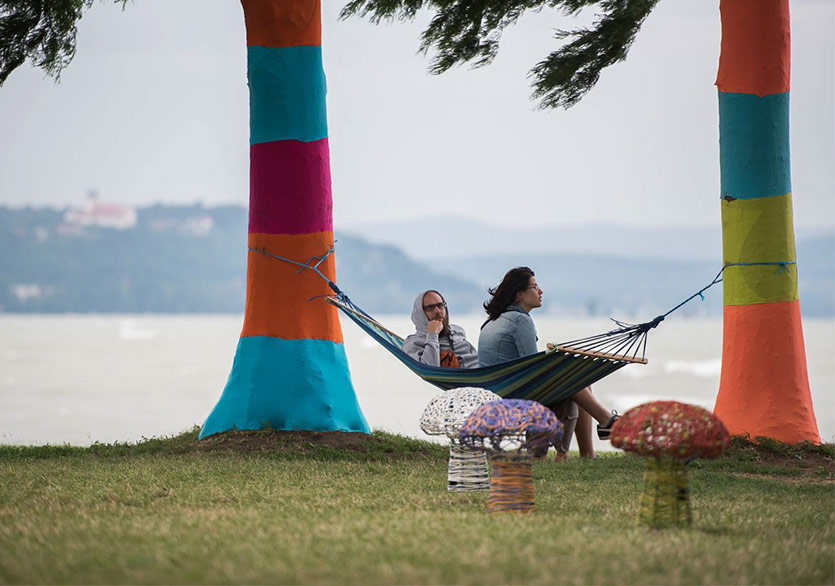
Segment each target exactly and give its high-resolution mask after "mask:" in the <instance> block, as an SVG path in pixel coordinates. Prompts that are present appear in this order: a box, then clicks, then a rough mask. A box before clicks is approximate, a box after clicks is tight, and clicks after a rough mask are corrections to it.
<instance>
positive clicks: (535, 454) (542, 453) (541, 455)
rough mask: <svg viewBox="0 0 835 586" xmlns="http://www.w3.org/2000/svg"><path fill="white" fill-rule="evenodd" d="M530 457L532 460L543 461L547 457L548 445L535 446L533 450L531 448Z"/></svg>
mask: <svg viewBox="0 0 835 586" xmlns="http://www.w3.org/2000/svg"><path fill="white" fill-rule="evenodd" d="M531 458H533V460H534V461H543V462H544V461H545V460H547V459H548V446H545V447H544V448H535V449H534V450H532V453H531Z"/></svg>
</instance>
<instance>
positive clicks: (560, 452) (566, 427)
mask: <svg viewBox="0 0 835 586" xmlns="http://www.w3.org/2000/svg"><path fill="white" fill-rule="evenodd" d="M579 413H580V408H579V407H577V404H576V403H575V402H574V401H572V400H571V399H566V400H565V401H562V402H560V403H559V404H558V405H556V406H555V407H554V414H555V415H556V416H557V419H559V420H560V421H562V425H563V430H562V437H561V438H560V441H559V442H557V444H556V445H555V446H554V447H555V448H556V449H557V455H556V461H557V462H560V461H562V460H565V459H567V458H568V451H569V450H570V449H571V438H572V436H573V435H574V429H575V428H576V426H577V416H578V414H579Z"/></svg>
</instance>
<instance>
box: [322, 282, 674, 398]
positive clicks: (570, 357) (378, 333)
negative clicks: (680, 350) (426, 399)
mask: <svg viewBox="0 0 835 586" xmlns="http://www.w3.org/2000/svg"><path fill="white" fill-rule="evenodd" d="M327 300H328V302H330V303H331V304H333V305H335V306H336V307H338V308H339V309H340V310H342V312H343V313H345V315H347V316H348V317H349V318H351V320H352V321H353V322H354V323H356V324H357V325H358V326H359V327H360V328H362V330H363V331H365V332H366V333H367V334H368V335H370V336H371V337H372V338H374V340H376V341H377V342H378V343H379V344H380V345H382V346H383V347H384V348H385V349H386V350H388V351H389V352H391V353H392V354H393V355H394V356H395V357H396V358H397V359H398V360H400V362H402V363H403V364H404V365H405V366H406V367H407V368H409V370H411V371H412V372H414V373H415V374H417V375H418V376H419V377H420V378H422V379H423V380H425V381H426V382H428V383H431V384H433V385H435V386H436V387H438V388H441V389H443V390H448V389H454V388H458V387H480V388H483V389H489V390H491V391H493V392H494V393H496V394H497V395H499V396H501V397H503V398H505V399H530V400H533V401H537V402H539V403H542V404H543V405H545V406H554V405H556V403H559V402H560V401H562V400H564V399H567V398H568V397H570V396H571V395H573V394H574V393H576V392H577V391H580V390H582V389H584V388H585V387H587V386H589V385H590V384H592V383H595V382H597V381H599V380H600V379H602V378H603V377H605V376H608V375H610V374H612V373H613V372H615V371H616V370H618V369H620V368H623V367H624V366H626V365H627V364H630V363H638V364H646V363H647V360H646V358H644V357H643V356H641V357H640V358H638V357H637V352H638V351H639V350H640V351H643V350H644V349H645V348H646V334H647V331H648V330H649V329H650V328H651V327H655V326H656V325H658V323H660V321H661V320H658V323H655V324H654V325H652V324H653V322H649V324H638V325H629V324H622V323H621V322H617V323H618V324H619V325H621V326H622V327H621V328H620V329H618V330H614V331H613V332H609V333H607V334H604V335H603V338H602V340H603V343H601V340H598V336H593V337H592V338H585V339H583V340H575V341H574V342H573V345H571V346H569V345H567V344H560V345H558V346H555V347H553V348H549V349H548V350H545V351H544V352H539V353H537V354H532V355H530V356H524V357H522V358H517V359H515V360H511V361H509V362H503V363H501V364H495V365H493V366H485V367H481V368H468V369H465V368H442V367H440V366H429V365H427V364H422V363H420V362H418V361H417V360H415V359H414V358H412V357H411V356H409V355H408V354H406V353H405V352H403V338H401V337H400V336H398V335H397V334H395V333H394V332H392V331H391V330H389V329H387V328H385V327H384V326H383V325H382V324H380V323H379V322H378V321H376V320H375V319H374V318H372V317H371V316H370V315H368V314H367V313H365V312H364V311H363V310H361V309H360V308H359V307H357V306H356V305H354V304H353V303H352V302H351V300H350V299H348V297H347V296H346V295H345V294H344V293H341V292H340V293H338V294H337V295H336V296H333V297H328V298H327ZM644 326H647V327H645V328H644ZM615 339H617V340H618V343H617V344H616V345H614V346H613V347H614V348H618V349H619V350H620V351H621V352H623V350H625V351H626V352H624V353H620V354H616V353H610V352H602V351H600V350H599V349H594V348H602V349H606V348H609V347H612V344H613V343H614V342H615ZM630 352H632V354H631V355H629V354H628V353H630Z"/></svg>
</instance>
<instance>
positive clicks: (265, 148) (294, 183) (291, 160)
mask: <svg viewBox="0 0 835 586" xmlns="http://www.w3.org/2000/svg"><path fill="white" fill-rule="evenodd" d="M327 230H333V202H332V199H331V171H330V151H329V149H328V139H327V138H323V139H321V140H317V141H313V142H301V141H298V140H278V141H274V142H264V143H259V144H254V145H251V146H250V147H249V233H250V234H254V233H260V234H309V233H311V232H323V231H327Z"/></svg>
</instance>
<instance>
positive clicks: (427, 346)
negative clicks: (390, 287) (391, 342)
mask: <svg viewBox="0 0 835 586" xmlns="http://www.w3.org/2000/svg"><path fill="white" fill-rule="evenodd" d="M412 323H414V324H415V329H416V330H417V331H416V332H415V333H414V334H412V335H411V336H409V337H407V338H406V340H405V341H404V342H403V351H404V352H405V353H406V354H408V355H409V356H411V357H412V358H414V359H415V360H417V361H418V362H421V363H423V364H429V365H431V366H443V367H445V368H476V367H477V366H478V354H477V352H476V349H475V348H474V347H473V345H472V344H470V343H469V342H468V341H467V340H466V338H465V333H464V328H462V327H461V326H457V325H455V324H451V323H449V314H448V313H447V305H446V301H444V298H443V296H442V295H441V294H440V293H438V292H437V291H434V290H429V291H424V292H423V293H421V294H420V295H418V296H417V298H416V299H415V304H414V307H412Z"/></svg>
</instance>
